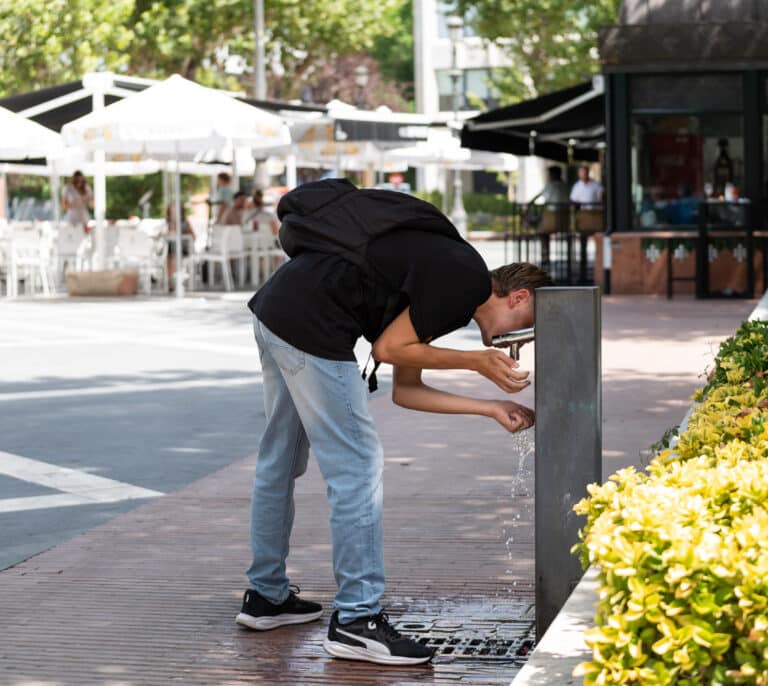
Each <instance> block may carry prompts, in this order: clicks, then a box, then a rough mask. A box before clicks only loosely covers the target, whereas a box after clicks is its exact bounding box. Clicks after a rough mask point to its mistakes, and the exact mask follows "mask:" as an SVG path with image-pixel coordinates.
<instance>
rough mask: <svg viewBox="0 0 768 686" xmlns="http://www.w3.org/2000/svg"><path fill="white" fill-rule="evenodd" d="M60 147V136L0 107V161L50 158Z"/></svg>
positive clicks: (61, 144)
mask: <svg viewBox="0 0 768 686" xmlns="http://www.w3.org/2000/svg"><path fill="white" fill-rule="evenodd" d="M62 147H63V143H62V140H61V136H60V135H59V134H58V133H56V132H55V131H51V129H49V128H46V127H45V126H43V125H42V124H38V123H37V122H35V121H32V120H31V119H27V118H26V117H22V116H21V115H20V114H16V113H15V112H11V111H10V110H7V109H5V108H4V107H0V159H3V160H23V159H25V158H28V157H50V156H51V155H54V154H56V153H57V152H58V151H59V150H60V149H61V148H62Z"/></svg>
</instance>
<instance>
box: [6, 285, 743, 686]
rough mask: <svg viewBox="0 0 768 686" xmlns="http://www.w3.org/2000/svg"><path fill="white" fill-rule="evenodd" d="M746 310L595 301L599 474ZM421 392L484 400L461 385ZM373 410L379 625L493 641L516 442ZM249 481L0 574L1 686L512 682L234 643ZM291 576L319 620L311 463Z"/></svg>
mask: <svg viewBox="0 0 768 686" xmlns="http://www.w3.org/2000/svg"><path fill="white" fill-rule="evenodd" d="M750 307H751V304H750V303H727V304H726V303H722V302H715V303H711V302H710V303H697V302H693V301H685V300H682V299H681V300H676V301H674V302H673V303H671V304H670V303H666V302H665V301H663V300H658V301H657V300H654V299H606V301H605V303H604V315H605V317H604V318H605V324H604V329H605V342H604V372H605V391H604V399H605V400H606V401H607V402H606V413H605V416H606V422H605V428H606V431H605V438H606V441H605V449H606V466H607V468H610V469H611V470H612V469H613V468H614V467H615V466H617V465H619V464H621V463H623V462H627V461H629V462H631V461H633V460H634V461H637V455H638V453H639V451H640V449H641V448H642V447H644V446H645V445H648V443H650V442H653V440H655V439H656V438H657V437H658V433H659V432H658V427H659V426H669V425H671V424H672V423H675V422H676V421H679V419H680V417H681V416H682V413H683V411H684V407H685V405H687V396H688V394H689V393H690V391H691V390H692V389H693V388H694V387H695V386H696V383H697V378H696V374H697V373H698V371H699V370H700V369H701V367H702V366H703V365H702V364H700V361H701V357H702V355H703V354H704V353H705V352H706V348H707V346H710V345H714V342H716V340H717V339H718V338H719V337H721V336H722V335H724V334H727V333H730V332H731V331H732V330H733V328H735V326H736V325H737V324H738V321H739V320H740V318H741V317H743V316H744V314H746V313H748V311H749V309H750ZM526 354H527V355H530V354H531V351H527V353H526ZM525 362H526V357H525V356H524V357H523V363H524V364H525ZM433 377H436V378H437V379H438V382H439V383H440V384H441V385H442V386H443V387H446V388H453V389H455V390H459V391H461V390H463V391H466V392H483V393H486V392H492V389H490V388H489V386H488V385H487V384H485V382H483V381H482V380H477V379H474V378H473V377H472V376H469V375H466V374H460V373H456V372H441V373H433ZM526 393H528V394H529V395H528V396H527V398H528V400H530V397H531V396H530V391H527V392H526ZM372 410H373V412H374V415H375V417H376V420H377V423H378V425H379V427H380V429H381V433H382V439H383V442H384V446H385V455H386V466H385V512H386V515H385V538H386V546H387V556H386V562H387V570H388V591H387V596H386V599H385V600H386V604H387V607H388V608H389V609H390V610H391V611H392V613H393V615H397V614H400V613H402V612H407V613H408V614H409V615H412V616H417V617H423V618H437V617H441V618H442V619H443V620H444V621H446V620H447V621H449V622H450V621H453V622H455V623H456V624H462V625H464V626H481V625H482V626H486V627H487V626H488V624H487V623H488V622H490V623H495V624H496V625H497V626H500V627H503V624H504V622H505V621H507V620H509V619H510V618H511V617H513V616H514V615H515V614H519V612H520V611H519V607H520V606H523V607H524V606H525V605H526V603H527V602H529V601H530V599H531V598H532V587H531V584H532V579H533V569H532V557H533V549H532V539H533V536H532V534H533V529H532V521H531V519H532V499H531V494H532V479H531V470H532V456H530V455H528V456H527V457H526V456H525V455H524V454H523V455H522V457H521V456H520V455H521V453H520V448H521V446H520V444H519V443H518V440H519V439H517V438H515V437H510V436H508V435H506V434H504V433H503V432H502V431H501V430H500V429H497V428H496V426H495V424H493V423H492V422H491V421H490V420H486V419H482V418H472V417H455V416H439V415H418V414H416V413H409V412H407V411H404V410H400V409H399V408H395V407H393V406H392V405H391V403H390V402H389V400H388V398H385V397H378V398H376V399H375V400H373V402H372ZM252 465H253V458H248V459H246V460H243V461H240V462H236V463H234V464H232V465H230V466H228V467H226V468H224V469H222V470H220V471H218V472H216V473H214V474H212V475H211V476H208V477H205V478H203V479H201V480H200V481H198V482H196V483H193V484H192V485H190V486H188V487H186V488H184V489H182V490H180V491H178V492H176V493H174V494H171V495H169V496H167V497H165V498H162V499H159V500H155V501H152V502H149V503H147V504H146V505H143V506H141V507H139V508H137V509H135V510H133V511H131V512H129V513H127V514H124V515H121V516H119V517H116V518H115V519H113V520H112V521H110V522H109V523H107V524H105V525H102V526H100V527H98V528H95V529H92V530H90V531H89V532H87V533H85V534H83V535H81V536H79V537H77V538H74V539H72V540H70V541H68V542H66V543H63V544H62V545H60V546H58V547H56V548H54V549H52V550H50V551H48V552H46V553H43V554H41V555H39V556H37V557H34V558H32V559H30V560H28V561H26V562H24V563H22V564H20V565H17V566H16V567H13V568H11V569H8V570H6V571H4V572H2V573H0V608H2V610H0V618H1V619H2V622H1V626H2V630H3V634H4V635H3V640H2V641H0V684H9V685H11V684H12V685H14V686H32V685H33V684H39V685H41V686H48V685H51V684H72V685H77V686H85V685H87V684H100V685H102V686H123V685H125V686H129V685H131V686H132V685H138V684H142V685H145V684H167V683H176V682H178V683H184V684H216V685H219V686H235V685H240V684H253V683H261V684H344V683H350V684H351V683H356V684H370V685H379V684H381V685H384V684H388V685H389V684H401V685H406V684H442V683H474V684H497V683H508V682H509V680H510V679H511V677H512V676H513V675H514V672H515V667H514V665H513V664H512V663H510V662H501V663H496V664H491V665H490V666H489V667H483V666H482V665H481V664H480V663H478V662H462V661H451V660H449V659H444V660H441V661H438V663H437V664H436V665H435V666H434V667H426V668H418V669H402V668H384V667H380V666H373V665H365V664H357V663H348V662H341V661H335V660H331V659H328V658H327V657H326V656H325V654H324V653H323V652H322V648H321V641H322V636H323V633H324V631H325V626H326V621H325V620H326V619H327V614H328V613H326V617H325V618H324V620H323V621H322V622H318V623H314V624H312V625H307V626H303V627H292V628H283V629H279V630H276V631H274V632H270V633H268V634H256V633H251V632H248V631H246V630H243V629H240V628H238V627H236V626H235V624H234V623H233V618H234V615H235V614H236V612H237V610H238V609H239V602H240V595H241V592H242V588H243V570H244V567H245V566H246V565H247V562H248V547H247V528H248V522H247V513H248V498H249V490H250V480H251V472H252ZM289 572H290V574H291V576H292V579H293V580H294V581H295V582H296V583H298V584H300V585H301V586H302V588H303V589H304V593H305V594H306V595H307V596H308V597H313V598H316V599H319V600H321V601H322V602H324V603H325V604H326V606H329V605H330V601H331V598H332V593H333V578H332V574H331V568H330V546H329V535H328V528H327V510H326V505H325V498H324V486H323V484H322V481H321V479H320V478H319V475H318V473H317V470H316V467H315V466H314V463H312V466H311V469H310V471H309V472H308V473H307V475H305V476H304V477H302V479H300V480H299V482H298V486H297V521H296V527H295V531H294V538H293V546H292V552H291V556H290V558H289ZM483 622H486V624H483Z"/></svg>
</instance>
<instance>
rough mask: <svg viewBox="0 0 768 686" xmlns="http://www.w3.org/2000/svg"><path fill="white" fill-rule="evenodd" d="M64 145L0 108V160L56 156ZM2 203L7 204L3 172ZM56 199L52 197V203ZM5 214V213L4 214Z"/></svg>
mask: <svg viewBox="0 0 768 686" xmlns="http://www.w3.org/2000/svg"><path fill="white" fill-rule="evenodd" d="M63 147H64V144H63V142H62V140H61V136H60V135H59V134H58V133H56V132H55V131H51V129H49V128H46V127H45V126H43V125H42V124H38V123H37V122H35V121H32V120H31V119H27V118H26V117H22V116H21V115H20V114H16V113H15V112H11V111H10V110H7V109H5V108H4V107H0V159H3V160H24V159H27V158H33V157H46V158H49V157H51V156H53V155H57V154H58V153H59V152H60V151H61V149H62V148H63ZM0 186H1V187H0V191H2V196H3V203H6V202H7V197H6V195H7V191H6V183H5V171H3V172H2V179H0ZM56 201H57V198H56V197H54V203H55V202H56ZM4 214H5V213H4Z"/></svg>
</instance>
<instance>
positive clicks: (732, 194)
mask: <svg viewBox="0 0 768 686" xmlns="http://www.w3.org/2000/svg"><path fill="white" fill-rule="evenodd" d="M600 56H601V60H602V64H603V73H604V77H605V93H606V129H607V143H608V145H607V172H608V194H607V197H608V206H607V230H608V231H609V232H610V233H611V241H610V246H611V257H610V258H608V259H605V253H604V252H603V254H601V255H600V256H599V257H600V259H601V261H602V262H603V264H604V266H605V267H606V270H605V276H606V283H605V284H604V285H605V286H606V287H610V289H611V290H612V292H615V293H632V292H634V293H662V292H672V291H674V292H681V293H684V292H694V291H695V292H696V293H697V294H698V295H699V296H701V297H706V296H710V295H717V296H729V295H731V296H733V295H742V296H743V295H752V294H753V293H754V292H755V291H759V290H761V289H764V287H765V286H764V283H765V280H764V277H763V274H764V270H765V257H764V256H765V254H766V251H765V249H764V247H765V242H766V235H768V234H766V229H768V213H767V212H766V208H768V172H767V169H768V165H766V160H768V2H765V1H764V0H719V1H718V2H708V1H706V0H698V1H693V2H680V1H679V0H666V1H662V2H660V1H659V0H653V1H651V0H627V1H626V2H625V3H624V5H623V7H622V11H621V18H620V24H619V25H617V26H611V27H607V28H605V29H604V30H603V31H602V32H601V36H600ZM606 247H607V246H606ZM601 252H602V251H601Z"/></svg>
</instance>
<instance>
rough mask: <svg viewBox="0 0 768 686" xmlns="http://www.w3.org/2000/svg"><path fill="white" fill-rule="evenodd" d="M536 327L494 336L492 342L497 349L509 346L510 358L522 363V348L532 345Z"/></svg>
mask: <svg viewBox="0 0 768 686" xmlns="http://www.w3.org/2000/svg"><path fill="white" fill-rule="evenodd" d="M535 333H536V332H535V327H533V326H532V327H531V328H529V329H518V330H517V331H508V332H507V333H503V334H501V335H500V336H494V337H493V340H492V341H491V342H492V343H493V345H494V346H495V347H497V348H505V347H507V346H509V356H510V357H511V358H512V359H513V360H514V361H515V362H519V361H520V347H521V346H522V345H523V344H524V343H530V342H531V341H532V340H533V339H534V335H535Z"/></svg>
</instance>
